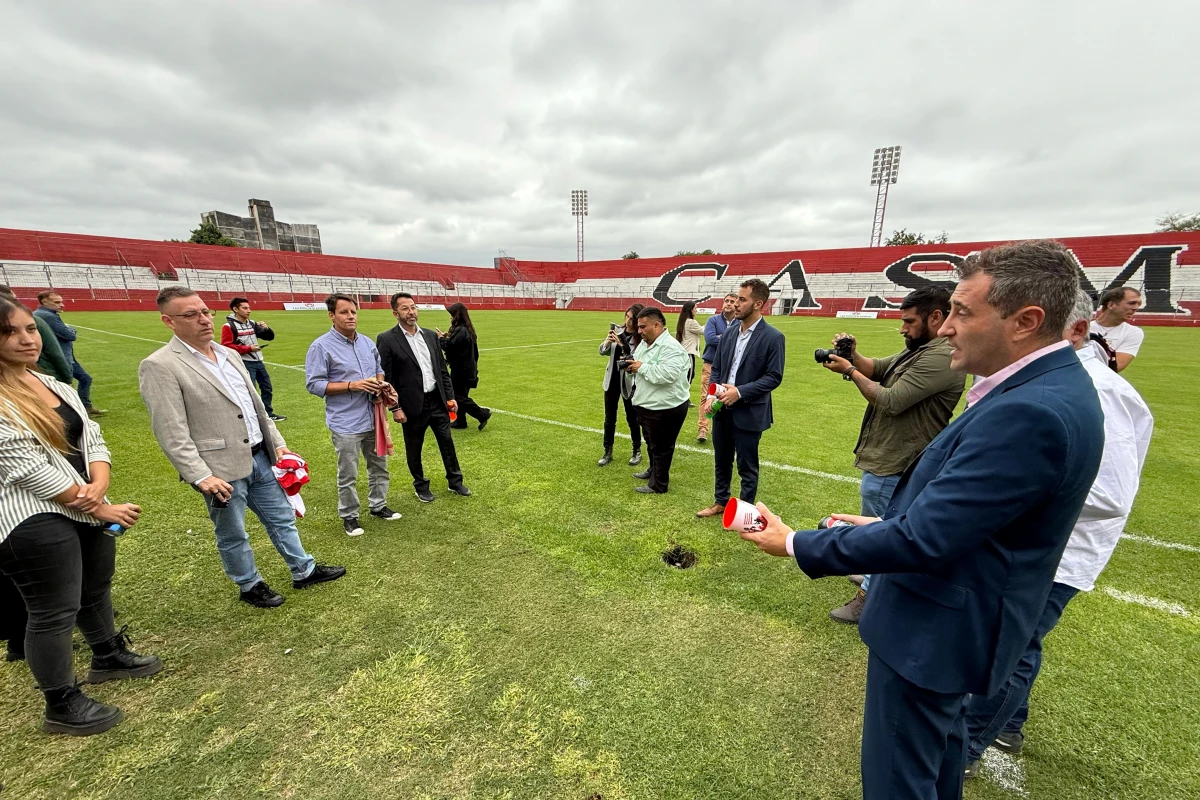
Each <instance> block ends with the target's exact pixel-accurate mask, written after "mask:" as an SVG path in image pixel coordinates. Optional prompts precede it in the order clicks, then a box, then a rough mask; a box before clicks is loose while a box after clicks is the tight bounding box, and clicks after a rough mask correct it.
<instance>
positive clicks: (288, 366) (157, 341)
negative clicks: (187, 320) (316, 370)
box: [75, 325, 304, 372]
mask: <svg viewBox="0 0 1200 800" xmlns="http://www.w3.org/2000/svg"><path fill="white" fill-rule="evenodd" d="M75 327H76V328H79V329H80V330H85V331H95V332H96V333H103V334H105V335H108V336H121V337H124V338H126V339H137V340H138V341H139V342H153V343H154V344H158V345H163V344H166V342H164V341H163V340H162V339H147V338H146V337H145V336H130V335H129V334H128V333H114V332H113V331H102V330H100V329H99V328H89V327H87V326H86V325H76V326H75ZM263 363H264V364H270V365H271V366H272V367H283V368H284V369H298V370H300V371H301V372H303V371H304V367H303V366H299V367H297V366H295V365H293V364H277V363H275V362H274V361H267V360H266V359H263Z"/></svg>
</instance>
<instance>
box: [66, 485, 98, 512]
mask: <svg viewBox="0 0 1200 800" xmlns="http://www.w3.org/2000/svg"><path fill="white" fill-rule="evenodd" d="M106 491H108V481H104V483H103V485H102V484H100V483H99V482H95V483H85V484H82V485H81V486H80V487H79V493H78V494H76V495H75V499H74V500H72V501H71V502H69V503H67V508H73V509H75V510H76V511H82V512H84V513H85V514H90V513H92V512H93V511H95V510H96V509H97V508H99V507H100V506H101V505H103V504H104V493H105V492H106Z"/></svg>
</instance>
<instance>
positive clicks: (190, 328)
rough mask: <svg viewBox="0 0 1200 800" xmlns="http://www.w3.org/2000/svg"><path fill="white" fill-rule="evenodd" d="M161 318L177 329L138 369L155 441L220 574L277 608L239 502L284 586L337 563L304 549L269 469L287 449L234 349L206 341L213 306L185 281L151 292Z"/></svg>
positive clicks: (249, 597) (322, 574)
mask: <svg viewBox="0 0 1200 800" xmlns="http://www.w3.org/2000/svg"><path fill="white" fill-rule="evenodd" d="M158 310H159V312H160V313H161V314H162V321H163V324H165V325H166V326H167V327H168V328H170V329H171V330H172V331H174V333H175V336H174V338H172V339H171V341H169V342H167V344H166V345H165V346H163V347H162V348H160V349H159V350H156V351H155V352H154V353H152V354H151V355H150V356H149V357H147V358H146V360H145V361H143V362H142V364H141V367H140V368H139V369H138V386H139V390H140V391H141V395H142V400H143V402H145V404H146V408H147V409H148V410H149V411H150V424H151V426H152V428H153V429H154V438H156V439H157V440H158V444H159V446H160V447H161V448H162V450H163V452H164V453H165V454H166V456H167V458H168V459H170V461H171V463H172V464H173V465H174V466H175V469H176V470H178V472H179V477H180V479H181V480H185V481H187V482H188V483H190V484H192V486H194V487H195V488H197V489H198V490H200V492H201V493H202V494H203V496H204V502H205V505H206V506H207V507H208V515H209V517H210V518H211V519H212V521H213V527H214V529H215V534H216V540H217V551H218V552H219V553H220V555H221V564H222V566H223V567H224V568H225V574H226V575H228V576H229V579H230V580H231V581H233V582H234V583H236V584H237V585H238V588H239V589H240V590H241V599H242V600H243V601H244V602H247V603H249V604H250V605H253V606H257V607H258V608H275V607H276V606H280V605H282V604H283V598H282V597H281V596H279V595H278V594H276V593H275V592H274V591H272V590H271V587H269V586H267V584H266V581H264V580H263V578H262V575H261V574H259V572H258V569H257V567H256V566H255V564H254V552H253V551H252V550H251V549H250V537H249V536H248V535H247V533H246V507H247V506H249V508H250V510H251V511H253V512H254V514H255V516H257V517H258V519H259V521H261V522H262V524H263V527H265V528H266V529H267V534H268V535H269V536H270V537H271V541H272V543H274V545H275V549H276V550H278V551H279V554H280V555H281V556H283V560H284V561H285V562H287V565H288V568H289V569H290V570H291V572H292V587H293V588H295V589H303V588H305V587H308V586H312V585H314V584H317V583H324V582H326V581H335V580H337V579H338V578H340V577H342V576H343V575H345V574H346V568H345V567H334V566H328V565H325V564H318V563H316V562H315V561H314V560H313V557H312V556H310V555H309V554H308V553H306V552H305V551H304V546H303V545H302V544H301V543H300V534H299V532H298V531H297V530H296V514H295V512H294V511H293V510H292V507H291V505H290V504H289V503H288V501H287V495H285V494H284V491H283V487H281V486H280V485H279V481H278V480H276V478H275V474H274V473H273V472H272V471H271V467H272V465H274V463H275V461H276V459H278V458H279V457H280V456H282V455H284V454H286V453H290V452H291V451H290V450H288V449H287V444H286V443H285V442H284V441H283V437H282V436H280V435H279V431H278V430H276V428H275V423H274V422H272V421H271V418H270V416H269V415H268V414H267V409H266V408H265V407H264V406H263V403H262V400H261V399H260V398H259V396H258V394H257V393H256V392H255V391H254V390H253V389H252V388H251V384H250V376H249V374H248V373H247V372H246V368H245V367H244V366H243V365H242V359H241V358H240V357H239V356H238V354H237V353H236V352H234V351H233V350H230V349H229V348H226V347H222V346H221V345H219V344H217V343H216V342H214V341H213V339H212V335H213V320H212V318H213V312H212V311H211V310H210V309H209V308H208V307H207V306H206V305H205V303H204V300H203V299H201V297H200V296H199V295H198V294H196V293H195V292H194V291H192V290H191V289H189V288H187V287H186V286H168V287H166V288H165V289H163V290H162V291H160V292H159V293H158Z"/></svg>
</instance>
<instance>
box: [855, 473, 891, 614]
mask: <svg viewBox="0 0 1200 800" xmlns="http://www.w3.org/2000/svg"><path fill="white" fill-rule="evenodd" d="M898 483H900V476H899V475H874V474H872V473H870V472H867V471H866V470H863V476H862V483H861V484H859V487H858V495H859V497H861V498H862V511H861V512H860V513H861V514H862V515H863V516H864V517H882V516H883V512H885V511H887V507H888V503H890V502H892V493H893V492H895V491H896V484H898ZM870 586H871V576H870V575H864V576H863V582H862V590H863V591H864V592H865V591H867V589H869V588H870Z"/></svg>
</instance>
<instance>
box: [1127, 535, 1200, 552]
mask: <svg viewBox="0 0 1200 800" xmlns="http://www.w3.org/2000/svg"><path fill="white" fill-rule="evenodd" d="M1121 538H1122V539H1129V540H1130V541H1131V542H1142V543H1143V544H1152V545H1154V546H1155V547H1167V548H1170V549H1171V550H1183V551H1184V552H1187V553H1200V547H1196V545H1194V544H1183V543H1182V542H1164V541H1163V540H1162V539H1155V538H1154V537H1153V536H1141V535H1140V534H1136V533H1122V534H1121Z"/></svg>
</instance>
